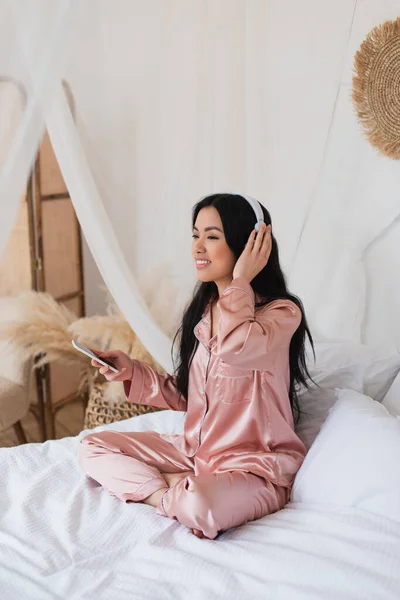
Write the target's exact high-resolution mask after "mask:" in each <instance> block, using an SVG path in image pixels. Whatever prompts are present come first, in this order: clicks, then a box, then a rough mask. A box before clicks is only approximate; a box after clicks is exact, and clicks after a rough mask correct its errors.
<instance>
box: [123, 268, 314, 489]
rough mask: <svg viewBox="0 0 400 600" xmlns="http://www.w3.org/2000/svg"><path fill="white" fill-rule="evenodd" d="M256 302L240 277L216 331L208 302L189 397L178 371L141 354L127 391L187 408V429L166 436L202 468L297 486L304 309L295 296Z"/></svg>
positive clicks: (132, 396)
mask: <svg viewBox="0 0 400 600" xmlns="http://www.w3.org/2000/svg"><path fill="white" fill-rule="evenodd" d="M254 302H255V296H254V291H253V289H252V287H251V285H250V284H249V283H248V281H247V280H246V279H244V278H242V277H238V278H236V279H233V281H232V282H231V284H230V285H229V287H228V288H227V289H226V290H225V291H224V293H223V294H222V295H221V297H220V299H219V301H218V308H219V311H220V320H219V324H218V332H217V334H216V335H215V336H214V337H213V338H211V320H210V305H208V307H207V308H206V310H205V312H204V314H203V317H202V319H201V321H200V323H198V324H197V325H196V327H195V328H194V334H195V336H196V337H197V339H198V340H199V342H200V343H199V344H198V347H197V350H196V353H195V355H194V357H193V361H192V364H191V367H190V372H189V388H188V398H187V400H186V399H184V398H183V397H179V393H178V391H177V388H176V385H175V377H174V376H171V375H168V374H159V373H157V372H156V371H154V370H153V369H152V368H151V367H150V366H149V365H148V364H147V363H144V362H142V361H138V360H134V361H133V362H134V368H133V377H132V380H131V381H126V382H124V385H125V393H126V395H127V398H128V399H129V401H131V402H135V403H141V404H146V405H151V406H158V407H161V408H167V409H172V410H181V411H187V415H186V421H185V426H184V433H183V435H181V434H179V435H176V434H173V435H170V434H162V435H161V437H162V438H163V439H164V440H166V441H168V442H169V443H171V444H173V445H174V446H175V447H176V448H177V449H178V450H179V451H180V452H181V453H183V454H184V455H186V456H189V457H193V459H194V468H195V474H198V473H204V472H211V473H222V472H225V471H235V470H239V471H248V472H250V473H253V474H255V475H258V476H260V477H263V478H265V479H267V480H269V481H271V482H272V483H274V484H276V485H279V486H283V487H290V486H291V485H292V483H293V479H294V476H295V475H296V472H297V471H298V469H299V467H300V465H301V463H302V461H303V459H304V456H305V453H306V450H305V447H304V445H303V443H302V442H301V441H300V439H299V438H298V437H297V435H296V434H295V432H294V426H293V416H292V411H291V407H290V402H289V396H288V391H289V373H290V372H289V345H290V340H291V338H292V335H293V333H294V332H295V331H296V329H297V327H298V326H299V324H300V321H301V311H300V309H299V308H298V307H297V306H296V304H294V303H293V302H291V301H290V300H275V301H273V302H271V303H270V304H268V305H266V306H263V307H261V308H258V309H255V305H254ZM210 338H211V339H210Z"/></svg>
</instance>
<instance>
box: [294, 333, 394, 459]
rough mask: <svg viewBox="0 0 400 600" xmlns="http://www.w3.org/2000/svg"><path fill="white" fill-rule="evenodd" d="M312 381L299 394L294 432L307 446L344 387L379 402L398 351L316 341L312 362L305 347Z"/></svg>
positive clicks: (390, 347)
mask: <svg viewBox="0 0 400 600" xmlns="http://www.w3.org/2000/svg"><path fill="white" fill-rule="evenodd" d="M307 354H308V364H309V365H310V367H309V370H310V374H311V376H312V378H313V380H314V381H315V382H316V383H317V384H318V385H319V387H316V386H314V385H312V384H311V387H310V389H305V388H303V389H302V390H301V391H300V393H299V406H300V411H301V412H300V418H299V421H298V423H297V425H296V433H297V434H298V436H299V437H300V439H301V440H302V442H303V443H304V445H305V446H306V448H307V449H309V448H310V446H311V444H312V443H313V442H314V440H315V438H316V436H317V435H318V433H319V431H320V429H321V426H322V425H323V423H324V421H325V419H326V418H327V416H328V412H329V410H330V408H332V406H333V405H334V404H335V402H336V400H337V398H338V393H339V390H338V389H337V388H345V389H351V390H355V391H357V392H360V393H364V394H366V395H367V396H370V397H371V398H374V400H378V401H381V400H382V398H383V397H384V396H385V394H386V392H387V390H388V389H389V387H390V386H391V384H392V382H393V380H394V378H395V377H396V375H397V373H398V372H399V370H400V353H399V351H398V349H397V347H395V346H367V345H363V344H358V343H355V342H338V341H337V342H335V341H330V342H316V343H315V354H316V361H315V364H314V363H313V361H311V358H310V356H311V355H310V350H309V349H308V352H307Z"/></svg>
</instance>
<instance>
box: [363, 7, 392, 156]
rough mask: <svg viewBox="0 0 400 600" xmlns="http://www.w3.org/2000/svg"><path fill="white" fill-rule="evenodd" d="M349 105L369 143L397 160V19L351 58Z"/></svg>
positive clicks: (370, 37) (372, 33)
mask: <svg viewBox="0 0 400 600" xmlns="http://www.w3.org/2000/svg"><path fill="white" fill-rule="evenodd" d="M354 71H355V74H354V77H353V94H352V97H353V104H354V107H355V109H356V111H357V116H358V119H359V121H360V123H361V126H362V128H363V130H364V132H365V134H366V136H367V138H368V140H369V142H370V143H371V144H372V146H374V147H375V148H378V149H379V150H380V151H381V152H383V154H385V155H386V156H388V157H389V158H393V159H399V158H400V17H399V18H398V19H396V20H395V21H386V22H385V23H382V25H378V26H377V27H374V29H372V30H371V31H370V32H369V34H368V35H367V37H366V38H365V40H364V41H363V43H362V44H361V46H360V48H359V50H358V51H357V53H356V55H355V61H354Z"/></svg>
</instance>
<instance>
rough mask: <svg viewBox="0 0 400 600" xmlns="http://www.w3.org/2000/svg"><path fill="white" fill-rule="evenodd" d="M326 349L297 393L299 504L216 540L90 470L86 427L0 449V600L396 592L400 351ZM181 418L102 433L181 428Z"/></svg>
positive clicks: (151, 419) (160, 417)
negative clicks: (120, 495)
mask: <svg viewBox="0 0 400 600" xmlns="http://www.w3.org/2000/svg"><path fill="white" fill-rule="evenodd" d="M346 352H347V354H346ZM320 356H321V357H322V359H321V360H320V363H319V366H318V368H317V369H316V370H315V371H314V373H313V374H314V376H315V377H316V379H317V380H318V381H319V386H320V387H319V388H318V390H314V391H313V392H311V393H308V392H304V394H303V395H302V399H301V404H302V406H303V409H304V413H306V414H303V416H302V419H301V421H300V423H299V435H301V436H302V437H303V439H304V441H305V443H306V444H307V446H308V447H309V448H310V449H309V452H308V454H307V457H306V460H305V461H304V463H303V466H302V467H301V469H300V471H299V473H298V475H297V477H296V481H295V484H294V487H293V493H292V499H291V502H290V503H289V504H288V505H287V506H286V507H285V508H284V509H283V510H281V511H280V512H278V513H276V514H273V515H269V516H267V517H264V518H262V519H260V520H258V521H254V522H251V523H247V524H245V525H244V526H243V527H240V528H238V529H231V530H228V531H226V532H224V533H223V534H221V535H220V536H219V537H218V538H217V539H216V540H207V539H198V538H196V537H195V536H194V535H193V534H192V533H191V532H190V530H189V529H187V528H186V527H184V526H183V525H181V524H180V523H178V522H177V521H173V520H171V519H169V518H165V517H162V516H159V515H156V514H155V509H154V508H153V507H150V506H146V505H143V504H133V503H132V504H124V503H122V502H120V501H118V500H117V499H116V498H114V497H112V496H110V495H109V494H107V493H106V492H104V491H103V490H102V488H101V487H100V486H99V485H97V484H96V483H95V482H94V481H92V480H90V479H89V478H87V477H86V476H85V475H84V473H83V472H82V471H81V469H80V467H79V465H78V464H77V460H76V455H77V449H78V444H79V440H80V439H81V438H82V437H83V436H84V435H85V434H86V433H87V432H85V431H83V432H81V433H80V434H79V435H78V436H77V437H73V438H64V439H61V440H55V441H48V442H45V443H43V444H27V445H24V446H19V447H16V448H4V449H1V450H0V469H1V475H2V485H1V488H0V597H1V598H2V599H4V600H25V599H27V600H28V599H29V600H36V599H37V600H56V599H57V600H58V599H60V600H61V599H62V600H66V599H68V600H77V599H81V598H82V599H83V598H84V599H88V598H96V599H98V600H103V599H104V600H109V599H110V598H116V599H118V600H125V599H129V600H132V599H151V600H156V599H167V598H168V599H169V598H170V599H173V600H180V599H185V600H186V599H187V598H193V599H203V598H204V599H207V600H211V599H218V598H229V599H230V600H234V599H238V600H239V599H240V600H245V599H247V598H249V599H250V598H264V599H270V598H271V599H273V600H280V599H284V600H286V599H287V600H292V599H293V600H302V599H304V600H305V599H307V600H312V599H318V600H320V599H322V598H323V599H324V600H331V599H332V600H339V599H340V600H356V599H357V600H358V599H360V600H361V599H362V600H365V598H368V599H382V600H383V599H385V600H390V599H393V600H394V599H396V600H398V598H399V597H400V467H399V466H398V465H399V464H400V461H398V456H400V454H396V453H397V451H398V452H399V453H400V419H399V418H398V417H397V416H396V411H397V410H398V406H399V402H398V398H400V375H399V371H400V355H399V353H398V352H397V350H394V349H390V350H387V349H385V350H382V349H379V350H377V349H366V348H365V347H363V348H361V347H357V349H356V350H355V348H354V347H347V346H346V349H344V347H343V345H336V346H334V345H332V344H329V345H325V346H324V347H322V346H321V348H320ZM350 358H352V360H353V362H352V361H351V360H350ZM324 361H325V362H324ZM327 364H329V369H328V368H327ZM374 396H375V400H373V399H371V398H372V397H374ZM385 404H386V406H385ZM316 407H317V410H315V408H316ZM389 408H390V411H389V410H388V409H389ZM399 412H400V411H399ZM184 418H185V415H184V414H183V413H179V412H172V411H163V412H156V413H151V414H146V415H143V416H139V417H135V418H133V419H128V420H125V421H121V422H119V423H115V424H112V425H109V426H105V427H99V428H97V429H98V430H102V429H107V428H111V429H116V430H123V431H129V430H130V431H144V430H149V429H150V430H155V431H159V432H166V433H179V432H181V431H182V429H183V424H184ZM371 432H373V439H372V441H371ZM338 448H340V449H341V451H340V452H338ZM355 480H357V481H355Z"/></svg>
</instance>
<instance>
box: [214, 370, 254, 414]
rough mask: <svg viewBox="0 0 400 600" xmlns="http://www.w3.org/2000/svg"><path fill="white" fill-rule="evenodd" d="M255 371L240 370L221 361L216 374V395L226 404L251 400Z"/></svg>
mask: <svg viewBox="0 0 400 600" xmlns="http://www.w3.org/2000/svg"><path fill="white" fill-rule="evenodd" d="M253 379H254V375H253V371H251V370H250V369H249V370H246V371H240V370H239V369H237V368H236V367H231V366H230V365H228V364H227V363H224V362H222V361H220V363H219V365H218V369H217V373H216V376H215V381H216V395H217V397H218V399H219V400H220V401H221V402H224V403H225V404H240V403H242V402H250V401H251V398H252V395H253Z"/></svg>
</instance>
